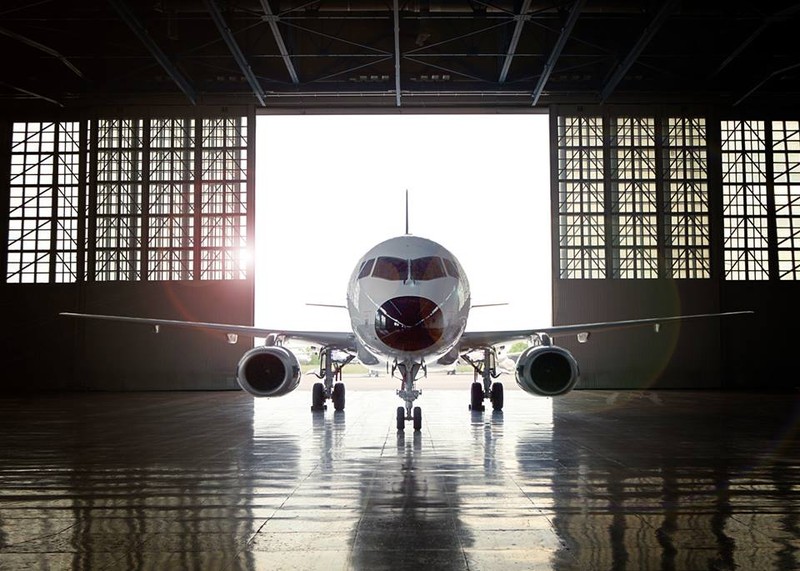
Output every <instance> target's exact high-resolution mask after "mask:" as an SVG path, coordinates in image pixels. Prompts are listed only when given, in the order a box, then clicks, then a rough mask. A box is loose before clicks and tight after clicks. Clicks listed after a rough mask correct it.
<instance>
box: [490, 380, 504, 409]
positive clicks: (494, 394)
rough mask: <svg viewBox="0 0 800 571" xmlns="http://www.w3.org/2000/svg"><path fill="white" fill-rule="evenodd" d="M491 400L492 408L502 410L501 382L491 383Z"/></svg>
mask: <svg viewBox="0 0 800 571" xmlns="http://www.w3.org/2000/svg"><path fill="white" fill-rule="evenodd" d="M489 398H490V399H491V401H492V408H493V409H494V410H503V383H492V390H491V393H490V397H489Z"/></svg>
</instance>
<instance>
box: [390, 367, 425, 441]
mask: <svg viewBox="0 0 800 571" xmlns="http://www.w3.org/2000/svg"><path fill="white" fill-rule="evenodd" d="M420 369H423V370H424V367H423V365H422V364H421V363H397V364H395V365H394V366H393V367H392V376H394V372H395V370H397V371H399V372H400V375H402V376H401V381H402V382H401V384H400V390H398V391H397V396H399V397H400V398H401V399H403V400H404V401H405V406H398V407H397V430H398V431H403V430H405V429H406V421H407V420H410V421H412V422H413V423H414V430H415V431H417V432H418V431H420V430H422V409H421V408H420V407H418V406H414V401H415V400H417V397H419V395H421V394H422V393H421V392H420V391H419V390H417V388H416V386H415V383H416V378H417V373H419V371H420Z"/></svg>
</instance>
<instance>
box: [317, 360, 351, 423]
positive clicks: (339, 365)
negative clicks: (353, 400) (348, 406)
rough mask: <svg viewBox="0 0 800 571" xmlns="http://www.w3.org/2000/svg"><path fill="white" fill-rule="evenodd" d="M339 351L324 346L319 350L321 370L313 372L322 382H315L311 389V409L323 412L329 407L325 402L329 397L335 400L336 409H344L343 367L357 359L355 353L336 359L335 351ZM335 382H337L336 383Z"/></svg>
mask: <svg viewBox="0 0 800 571" xmlns="http://www.w3.org/2000/svg"><path fill="white" fill-rule="evenodd" d="M334 351H338V349H336V348H335V347H323V348H322V350H321V351H320V352H319V372H318V373H312V374H313V375H314V376H315V377H317V378H318V379H322V380H323V382H321V383H314V386H313V388H312V390H311V410H312V411H313V412H321V411H324V410H325V409H327V408H328V406H327V405H326V404H325V401H326V400H327V399H331V400H332V401H333V408H334V410H344V393H345V391H344V383H342V382H341V381H342V369H344V366H345V365H347V364H348V363H349V362H350V361H352V360H353V359H355V357H356V356H355V355H349V354H348V355H347V357H346V358H345V359H339V360H337V359H334V358H333V352H334ZM334 383H335V384H334Z"/></svg>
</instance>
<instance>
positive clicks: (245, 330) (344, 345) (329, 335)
mask: <svg viewBox="0 0 800 571" xmlns="http://www.w3.org/2000/svg"><path fill="white" fill-rule="evenodd" d="M59 315H63V316H65V317H77V318H80V319H100V320H104V321H116V322H120V323H138V324H140V325H150V326H152V327H155V328H156V331H158V328H160V327H186V328H192V329H205V330H210V331H221V332H222V333H226V334H232V335H245V336H248V337H269V336H270V335H277V336H280V337H283V338H284V339H297V340H299V341H304V342H306V343H316V344H319V345H333V346H336V347H338V348H340V349H352V350H353V351H355V350H356V342H355V336H354V335H353V333H338V332H324V331H288V330H282V329H263V328H260V327H253V326H251V325H233V324H228V323H204V322H201V321H178V320H174V319H151V318H147V317H125V316H119V315H96V314H91V313H70V312H63V313H60V314H59Z"/></svg>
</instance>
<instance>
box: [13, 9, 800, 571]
mask: <svg viewBox="0 0 800 571" xmlns="http://www.w3.org/2000/svg"><path fill="white" fill-rule="evenodd" d="M798 11H800V10H798V6H797V5H796V4H795V3H794V2H788V1H778V2H771V3H769V4H765V5H754V4H753V3H751V2H745V1H743V0H736V1H733V2H724V3H723V2H716V3H693V2H678V1H677V0H666V1H663V2H659V1H644V0H638V1H637V0H598V1H594V0H566V1H559V0H553V1H548V2H537V1H533V0H523V1H514V2H511V1H504V0H497V1H491V2H481V1H472V0H470V1H466V0H465V1H463V2H462V1H453V2H445V1H441V2H434V1H424V0H420V1H408V2H405V1H402V0H393V1H392V2H389V1H385V2H346V1H336V0H331V1H327V0H316V1H305V0H294V1H276V0H252V1H250V0H231V1H227V2H224V1H223V0H202V1H201V0H163V1H159V2H148V3H144V2H134V1H133V0H108V2H91V3H78V4H77V5H70V4H68V3H59V2H35V1H32V0H27V1H21V0H11V1H8V2H5V3H4V6H3V7H2V8H0V45H2V46H3V48H4V53H5V54H7V58H6V62H5V65H4V66H3V73H2V77H0V101H2V111H0V137H1V138H2V141H3V144H2V145H0V189H2V192H0V211H2V213H3V215H2V216H0V235H2V236H3V237H4V239H3V242H2V244H3V248H2V249H0V267H2V269H3V271H2V276H3V280H2V285H0V287H1V288H2V292H3V295H2V302H3V314H4V324H5V327H4V334H3V335H4V342H3V346H2V351H3V381H2V388H3V398H2V399H1V400H0V406H2V409H3V414H2V416H0V423H1V424H2V427H3V430H2V433H0V445H1V446H2V449H3V451H4V452H3V454H2V456H0V482H2V492H0V566H1V567H2V568H5V567H6V566H8V568H12V569H13V568H31V567H34V568H36V567H39V568H49V567H52V568H69V567H73V568H119V567H125V568H150V567H154V568H247V569H262V568H263V569H267V568H269V569H272V568H300V569H303V568H325V569H329V568H363V569H375V568H398V567H401V566H404V565H420V566H423V567H426V566H427V567H433V566H436V567H439V568H453V569H488V568H504V569H507V568H520V569H530V568H542V569H550V568H557V569H605V568H615V569H623V568H630V569H650V568H663V569H696V568H713V569H734V568H740V569H758V568H782V569H793V568H797V567H798V566H800V555H798V536H799V533H800V532H798V513H799V512H800V508H799V507H798V496H797V484H795V482H794V478H795V477H797V476H796V474H797V467H798V461H799V458H798V448H797V444H796V428H797V425H796V423H797V411H796V386H797V381H796V377H794V374H796V372H795V367H794V364H795V362H794V358H793V357H794V355H793V350H794V345H795V344H794V335H793V329H794V328H793V324H794V323H795V321H796V320H795V319H794V317H796V314H797V313H798V309H797V303H796V297H797V286H796V285H795V284H796V283H797V279H798V278H800V240H798V237H797V236H798V233H797V232H796V231H795V230H796V229H797V226H796V225H795V222H796V221H798V220H800V210H798V206H797V205H798V196H800V179H799V178H798V176H800V175H798V172H800V166H798V165H800V122H799V121H798V120H799V119H800V117H798V112H797V106H796V100H797V96H798V87H800V86H799V85H798V79H799V78H798V73H799V70H800V60H798V57H800V56H798V51H797V49H796V47H795V43H796V42H794V38H793V32H794V28H795V27H796V25H797V23H798V15H797V14H798ZM279 113H280V114H289V115H301V114H350V113H354V114H370V113H372V114H415V115H417V114H443V113H480V114H530V113H538V114H546V115H547V116H548V117H549V121H550V134H549V136H550V165H551V168H550V189H549V191H550V203H551V227H550V232H551V244H552V246H551V250H552V251H551V262H552V263H551V265H552V291H553V303H552V313H553V322H554V324H556V325H560V324H571V323H591V322H601V321H612V320H622V319H633V318H638V317H650V316H665V315H674V314H680V313H713V312H725V311H736V310H753V311H755V314H754V315H753V316H750V317H747V318H746V320H745V319H742V320H736V321H729V320H723V321H720V320H706V321H697V322H691V323H686V324H682V325H680V326H677V325H666V324H665V325H664V326H662V327H661V331H660V332H659V333H658V335H657V336H656V335H653V334H651V333H652V332H648V333H647V334H644V333H642V332H641V331H637V332H634V333H631V332H630V331H622V330H621V331H613V332H609V333H604V334H603V335H599V334H598V335H596V336H592V337H591V339H590V340H589V341H588V342H587V343H579V342H578V340H577V339H576V338H564V339H563V340H559V344H560V345H562V346H563V347H565V348H567V349H568V350H570V351H571V352H572V353H573V354H574V355H575V357H576V359H578V361H579V363H580V365H581V370H582V377H581V382H580V385H579V386H578V389H583V390H577V391H575V392H574V393H572V394H570V395H568V396H566V397H563V398H561V399H542V400H541V401H537V400H536V399H527V398H525V395H523V394H522V393H519V394H518V397H519V398H517V397H516V396H515V397H514V398H513V399H509V404H508V405H507V406H506V408H505V409H504V411H503V413H502V414H500V415H498V414H491V413H486V414H476V413H470V412H469V411H467V410H466V407H465V406H463V405H464V404H465V401H464V399H463V397H462V396H454V395H461V394H462V392H463V391H462V392H458V393H456V392H455V391H453V390H451V389H450V388H449V385H446V386H445V385H440V384H436V383H434V384H433V386H432V388H431V390H430V391H429V393H428V394H426V398H427V399H428V403H427V404H426V406H427V407H429V409H437V410H438V411H439V412H437V414H436V416H435V417H433V420H431V421H430V422H429V423H428V424H427V425H426V426H427V428H426V430H425V431H423V432H422V434H415V435H412V434H408V435H402V434H396V433H395V431H394V428H393V423H392V417H391V415H389V414H383V412H384V411H390V409H391V405H390V404H388V403H389V402H390V401H391V400H392V399H394V398H395V397H394V395H393V394H391V393H392V390H391V388H388V389H386V390H385V391H384V392H385V393H387V394H388V396H386V395H384V393H380V392H378V391H374V390H372V389H371V386H369V385H365V386H363V388H364V390H363V391H361V392H359V391H358V390H356V389H355V387H356V386H361V384H362V381H355V382H354V383H353V388H354V390H353V391H352V392H351V395H350V396H349V397H348V398H350V399H351V400H350V401H349V402H350V404H349V405H348V411H347V416H346V417H344V416H342V415H338V416H337V415H333V414H332V411H330V412H328V413H326V414H324V415H313V416H312V415H309V413H308V410H307V409H308V407H307V402H306V400H307V399H306V397H307V393H306V394H303V391H304V389H303V388H302V387H301V390H299V391H297V392H296V393H293V394H292V395H289V396H287V397H285V399H286V400H285V401H279V400H270V401H266V402H264V401H255V402H254V401H253V400H252V399H250V398H249V397H247V395H244V394H240V393H238V392H234V391H227V392H226V391H225V390H226V389H234V388H236V384H235V379H234V377H233V371H234V369H235V366H236V363H237V362H238V360H239V358H240V357H241V355H242V353H243V351H244V348H245V347H246V343H247V342H248V341H247V340H244V339H242V340H240V341H239V343H237V344H226V343H225V342H224V341H225V340H224V339H220V338H219V336H215V335H211V334H207V333H197V332H187V331H166V330H165V331H162V332H160V333H159V335H153V332H152V331H151V330H148V329H146V328H141V327H124V326H122V325H118V324H106V323H103V324H97V323H83V322H81V323H75V322H74V321H70V320H66V319H64V318H60V317H58V313H59V312H62V311H79V312H87V313H113V314H118V315H139V316H146V317H148V316H152V317H162V318H168V319H169V318H174V319H193V320H201V321H209V322H224V323H238V324H244V325H249V324H252V323H253V309H254V296H255V278H256V276H255V275H254V272H253V268H252V265H251V264H250V263H249V261H248V260H249V253H251V252H252V249H253V244H254V240H255V236H256V234H257V233H258V232H259V228H257V227H256V224H255V209H256V206H257V205H256V188H255V173H256V172H257V171H258V169H259V165H258V164H257V162H256V160H255V125H256V121H257V118H258V117H260V116H262V115H265V114H279ZM480 154H481V148H480V144H478V143H476V148H475V156H476V157H480ZM513 166H515V167H521V166H524V165H513ZM402 168H412V167H411V165H402V164H401V165H398V169H402ZM498 168H500V167H498ZM502 168H508V165H504V166H503V167H502ZM799 223H800V222H799ZM354 255H357V253H355V254H354ZM348 263H349V262H348ZM509 277H510V278H511V279H513V276H509ZM505 279H508V278H505ZM462 384H463V383H462ZM463 388H464V389H465V388H466V386H464V387H463ZM667 389H670V390H667ZM153 391H160V392H153ZM164 391H166V392H164ZM188 391H194V392H188ZM200 391H202V392H200Z"/></svg>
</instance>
